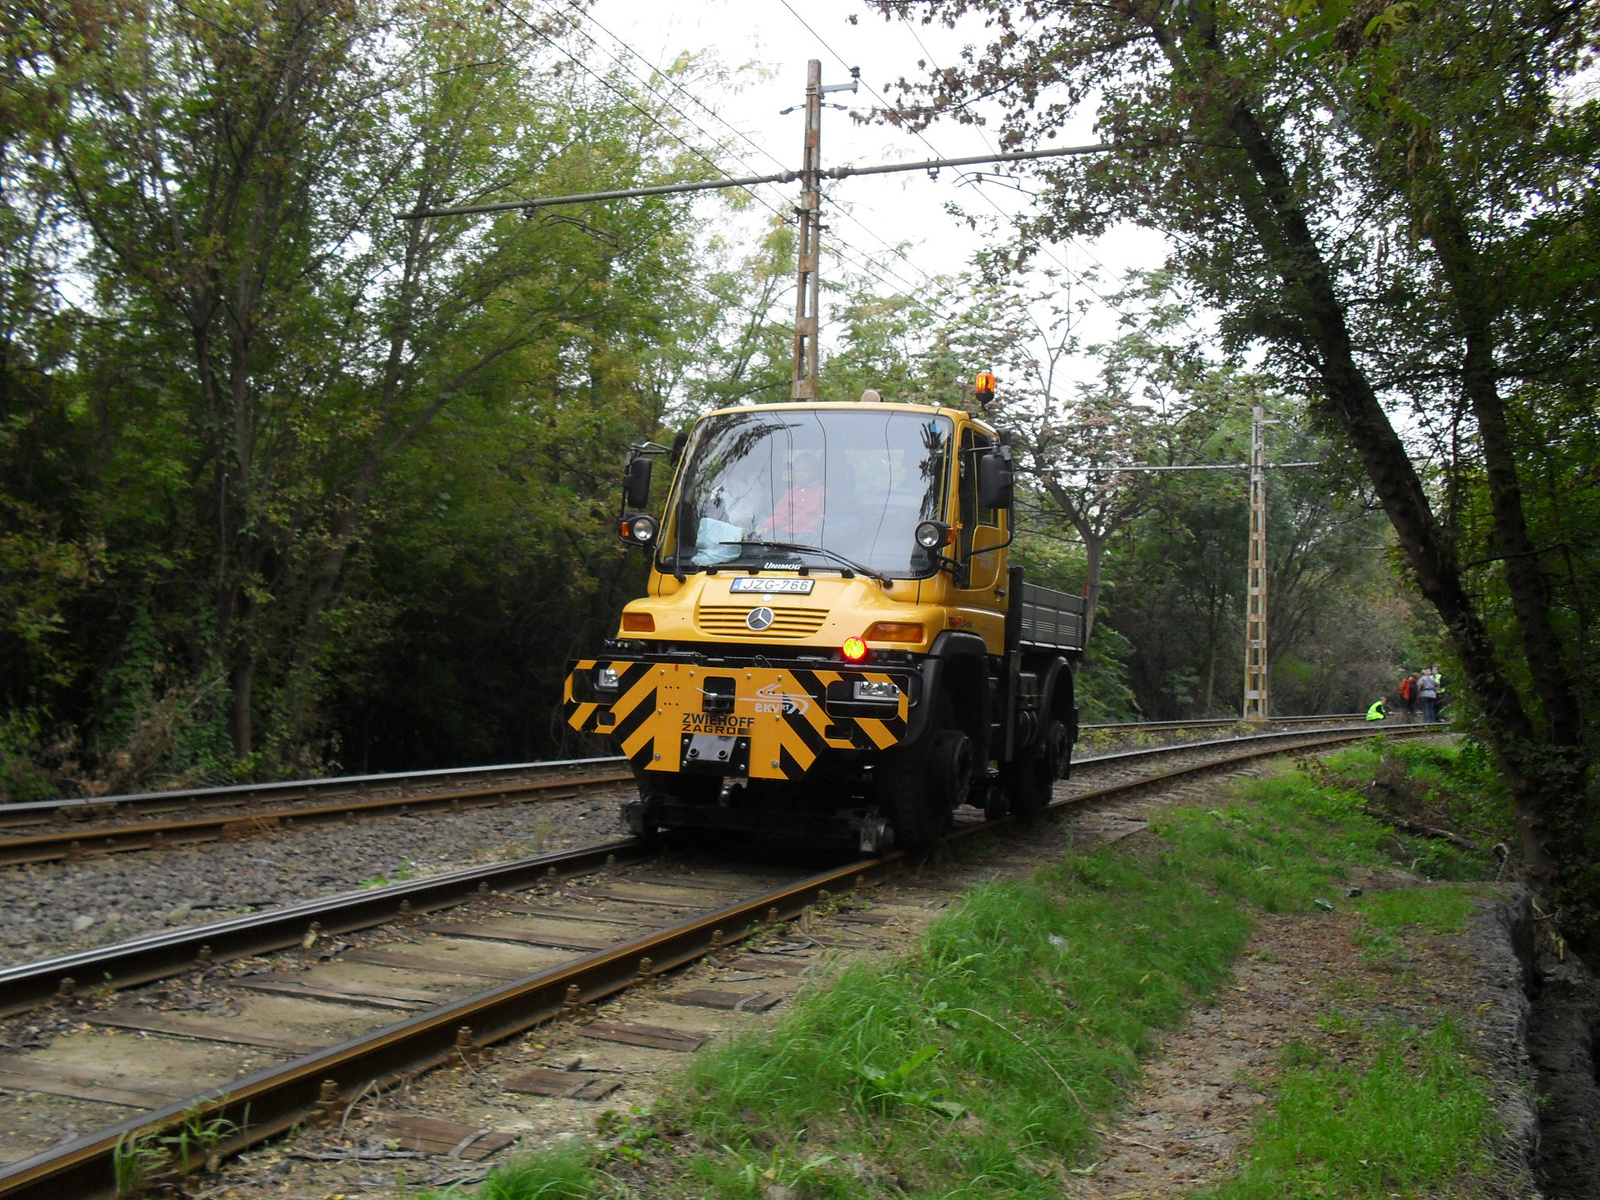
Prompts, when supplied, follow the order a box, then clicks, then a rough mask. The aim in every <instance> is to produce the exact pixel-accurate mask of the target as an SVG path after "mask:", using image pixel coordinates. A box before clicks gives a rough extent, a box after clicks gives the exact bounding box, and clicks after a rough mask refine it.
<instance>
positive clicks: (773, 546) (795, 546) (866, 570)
mask: <svg viewBox="0 0 1600 1200" xmlns="http://www.w3.org/2000/svg"><path fill="white" fill-rule="evenodd" d="M722 544H723V545H724V546H738V547H739V549H741V550H743V549H745V548H746V547H750V546H754V547H758V548H760V549H763V550H789V551H792V552H794V553H796V554H821V555H823V556H824V557H826V558H831V559H833V561H834V562H836V563H841V564H843V566H844V567H845V571H844V575H845V577H846V578H849V576H850V572H852V571H853V572H855V573H856V574H859V575H865V576H866V577H867V578H869V579H876V580H877V581H878V582H879V583H888V582H889V578H888V576H886V575H879V574H878V573H877V572H876V571H874V570H873V569H872V568H871V567H863V566H862V565H861V564H860V563H858V562H856V561H855V560H854V559H849V558H846V557H845V556H844V555H842V554H840V553H839V552H838V551H836V550H829V549H828V548H827V547H826V546H802V545H801V544H800V543H799V542H767V541H739V542H723V543H722Z"/></svg>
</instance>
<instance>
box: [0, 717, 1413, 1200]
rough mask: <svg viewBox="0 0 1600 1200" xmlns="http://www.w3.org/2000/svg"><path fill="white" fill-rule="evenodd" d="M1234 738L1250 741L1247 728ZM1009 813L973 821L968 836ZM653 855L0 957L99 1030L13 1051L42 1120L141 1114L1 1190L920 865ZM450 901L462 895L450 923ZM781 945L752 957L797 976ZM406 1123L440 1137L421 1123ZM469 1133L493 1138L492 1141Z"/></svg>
mask: <svg viewBox="0 0 1600 1200" xmlns="http://www.w3.org/2000/svg"><path fill="white" fill-rule="evenodd" d="M1386 732H1389V733H1391V734H1393V733H1400V732H1404V731H1401V730H1388V731H1386ZM1410 732H1413V733H1428V732H1437V731H1436V730H1430V729H1428V728H1427V727H1416V728H1414V729H1413V730H1410ZM1364 736H1367V731H1366V730H1361V731H1357V732H1351V731H1348V730H1341V731H1337V732H1333V731H1322V732H1316V731H1300V732H1298V733H1292V734H1279V735H1276V736H1275V737H1272V738H1271V742H1272V744H1271V745H1268V746H1262V745H1259V744H1257V745H1255V746H1252V747H1251V748H1250V749H1249V750H1248V751H1245V752H1243V753H1238V752H1235V753H1232V754H1228V755H1226V756H1220V755H1219V754H1218V751H1220V750H1221V749H1222V748H1223V747H1222V745H1220V744H1217V743H1212V744H1210V745H1209V746H1202V745H1200V744H1197V743H1189V744H1186V745H1183V746H1177V747H1161V748H1157V749H1154V750H1145V751H1141V752H1123V753H1118V754H1110V755H1104V756H1100V757H1099V758H1097V759H1095V760H1090V761H1086V762H1085V763H1084V764H1083V765H1084V766H1085V767H1092V768H1093V769H1095V770H1097V771H1099V770H1103V771H1115V772H1117V773H1123V772H1126V771H1128V770H1129V769H1130V768H1131V767H1132V764H1133V763H1134V762H1136V761H1138V760H1140V759H1143V760H1145V761H1149V760H1150V759H1152V758H1158V757H1165V756H1173V755H1178V754H1181V753H1185V752H1186V753H1188V754H1189V755H1191V756H1199V757H1203V758H1208V759H1210V761H1207V762H1198V763H1188V764H1186V765H1182V766H1178V767H1175V768H1174V769H1172V770H1169V771H1165V772H1162V773H1160V774H1157V775H1148V774H1145V775H1140V776H1139V777H1138V778H1136V779H1132V780H1128V779H1124V780H1121V781H1118V782H1113V783H1109V784H1105V785H1103V786H1099V787H1094V788H1091V789H1090V790H1088V791H1086V792H1080V793H1078V794H1076V795H1071V796H1063V795H1062V794H1061V793H1062V792H1065V791H1066V790H1067V788H1068V787H1070V786H1071V785H1070V784H1068V785H1063V786H1062V788H1061V789H1060V790H1059V791H1058V797H1060V798H1058V800H1057V805H1063V806H1064V805H1069V804H1083V803H1087V802H1091V801H1093V800H1096V799H1100V798H1103V797H1107V796H1111V795H1114V794H1121V793H1125V792H1127V791H1129V790H1130V789H1137V788H1143V787H1149V786H1152V785H1164V784H1170V783H1172V782H1173V781H1174V780H1176V779H1177V778H1179V777H1182V776H1186V775H1191V774H1195V773H1198V772H1202V771H1208V770H1209V771H1216V770H1231V769H1236V768H1237V767H1238V766H1239V765H1240V764H1242V763H1246V762H1249V761H1251V760H1253V759H1256V758H1260V757H1262V756H1265V755H1268V754H1274V753H1282V752H1283V751H1284V750H1286V749H1295V748H1313V747H1321V746H1327V745H1331V744H1337V743H1338V742H1341V741H1347V740H1353V739H1355V738H1359V737H1364ZM1227 747H1228V748H1229V749H1233V750H1235V751H1237V750H1238V746H1237V741H1235V740H1232V739H1230V740H1228V742H1227ZM1096 763H1098V764H1099V765H1098V766H1095V764H1096ZM991 828H993V826H992V825H983V824H981V823H974V824H971V825H969V826H968V827H967V828H964V829H961V830H958V831H957V833H956V834H955V835H954V836H955V837H958V838H959V837H966V836H970V835H971V834H972V833H975V832H981V831H985V830H988V829H991ZM652 853H653V852H652V849H651V848H650V847H648V846H646V845H644V844H643V843H640V842H638V841H636V840H624V841H618V842H614V843H610V844H606V845H601V846H596V847H590V848H587V849H584V850H579V851H571V852H565V853H561V854H552V855H540V856H535V857H533V858H528V859H522V860H518V861H517V862H513V863H502V864H495V865H492V866H489V867H483V868H476V869H474V870H471V871H460V872H454V873H451V874H450V875H448V876H436V877H433V878H430V879H426V880H418V881H413V882H410V883H405V884H397V885H393V886H391V887H388V888H383V889H380V890H377V891H369V892H363V893H358V894H352V895H346V896H342V897H332V898H329V899H327V900H323V901H317V902H313V903H310V904H304V905H297V906H294V907H293V908H290V909H283V910H277V911H274V912H269V913H262V914H256V915H253V916H251V917H245V918H239V919H236V920H233V921H226V922H219V923H215V924H212V925H207V926H201V927H197V928H189V929H182V930H174V931H171V932H169V933H164V934H161V935H157V936H155V937H151V938H144V939H138V940H137V941H134V942H131V943H123V944H120V945H117V946H107V947H102V948H100V949H98V950H93V951H84V952H81V953H79V954H76V955H68V956H63V957H61V958H57V959H52V960H47V961H46V962H42V963H33V964H24V965H23V966H20V967H14V968H11V969H9V970H5V971H0V1011H8V1012H15V1011H18V1010H20V1009H25V1008H28V1007H30V1006H36V1005H38V1004H40V1003H41V1002H46V1001H48V1002H50V1003H52V1004H54V1005H57V1006H60V1007H61V1008H62V1009H64V1010H68V1011H70V1012H71V1013H72V1014H73V1017H74V1019H75V1020H77V1021H78V1022H79V1023H80V1024H81V1025H82V1026H83V1027H84V1029H85V1032H83V1033H82V1034H81V1036H75V1037H66V1038H60V1039H57V1040H56V1042H54V1043H52V1044H51V1045H50V1046H48V1047H44V1048H42V1049H41V1051H40V1052H39V1053H36V1054H22V1055H10V1056H6V1057H3V1058H0V1087H3V1088H6V1089H9V1090H12V1091H16V1092H22V1093H26V1094H29V1095H30V1097H31V1098H32V1100H33V1102H34V1104H35V1105H36V1106H41V1107H36V1108H35V1110H34V1111H35V1114H36V1115H37V1114H38V1113H43V1114H44V1115H43V1116H42V1117H40V1118H39V1120H40V1121H50V1120H51V1119H55V1121H56V1123H57V1124H60V1125H72V1124H75V1123H76V1121H75V1120H74V1119H72V1118H71V1117H69V1116H67V1115H65V1114H68V1113H74V1114H81V1112H82V1111H83V1110H84V1109H85V1108H87V1109H88V1110H97V1111H98V1113H100V1114H103V1113H104V1112H105V1111H106V1107H107V1106H108V1105H110V1106H119V1107H120V1108H121V1109H123V1110H129V1109H131V1110H133V1113H132V1115H130V1116H127V1117H126V1118H125V1119H124V1120H121V1121H118V1122H116V1123H114V1124H112V1125H110V1126H109V1127H108V1128H104V1129H101V1130H99V1131H98V1132H95V1133H92V1134H89V1135H86V1136H83V1137H78V1138H75V1139H73V1140H72V1141H70V1142H69V1143H67V1144H65V1145H58V1146H54V1147H52V1148H51V1149H48V1150H43V1151H40V1152H37V1153H34V1154H31V1155H28V1156H26V1157H23V1158H21V1159H20V1161H14V1162H12V1163H11V1164H10V1165H9V1166H7V1167H4V1168H0V1196H7V1197H10V1196H19V1197H20V1196H27V1197H47V1196H49V1197H53V1196H62V1195H73V1196H79V1195H81V1196H97V1195H107V1196H109V1195H114V1194H116V1191H117V1187H118V1173H119V1171H120V1172H121V1173H122V1175H123V1181H124V1183H126V1181H127V1175H128V1173H129V1172H130V1171H136V1170H137V1168H138V1167H139V1166H140V1164H141V1163H143V1162H145V1158H141V1155H145V1157H146V1158H152V1159H153V1158H154V1157H155V1155H154V1149H153V1148H155V1147H158V1146H161V1145H163V1144H164V1145H166V1146H168V1147H170V1146H172V1145H173V1144H179V1145H180V1146H183V1147H186V1148H187V1147H188V1146H189V1142H188V1141H186V1140H184V1137H183V1136H182V1131H183V1130H184V1129H189V1130H193V1131H209V1133H208V1135H207V1136H206V1137H205V1138H201V1137H200V1136H199V1133H198V1132H196V1134H195V1139H194V1143H195V1145H196V1146H200V1144H201V1143H202V1142H203V1143H204V1144H203V1146H201V1149H202V1150H203V1153H202V1154H201V1155H200V1157H199V1158H198V1159H195V1160H192V1161H189V1162H179V1163H177V1164H172V1163H170V1162H169V1163H165V1164H164V1166H165V1167H166V1168H170V1169H173V1170H176V1172H177V1173H178V1174H179V1175H182V1174H185V1173H187V1172H188V1171H189V1170H191V1169H198V1168H199V1167H201V1166H203V1165H204V1161H205V1160H206V1159H208V1158H212V1157H214V1156H225V1155H228V1154H231V1153H233V1152H235V1151H237V1150H239V1149H241V1148H243V1147H244V1146H246V1145H248V1144H251V1143H253V1142H257V1141H260V1140H263V1139H265V1138H268V1137H271V1136H273V1135H275V1134H277V1133H280V1132H282V1131H283V1130H285V1129H288V1128H289V1127H290V1126H292V1125H295V1124H298V1123H302V1122H305V1121H308V1120H311V1121H315V1120H319V1119H320V1120H323V1121H325V1122H326V1121H333V1120H336V1119H337V1118H338V1116H339V1114H340V1113H341V1112H347V1105H348V1104H349V1103H350V1102H351V1099H352V1097H355V1096H358V1095H359V1094H360V1093H362V1092H363V1091H365V1090H367V1089H370V1088H373V1087H383V1086H387V1085H388V1084H390V1083H393V1082H394V1081H396V1080H400V1079H404V1078H406V1077H408V1076H410V1075H412V1074H414V1073H416V1072H419V1071H422V1070H425V1069H427V1068H428V1067H430V1066H433V1065H437V1064H439V1063H441V1062H447V1061H451V1060H452V1059H454V1060H460V1061H465V1060H470V1059H471V1057H472V1056H473V1055H474V1054H476V1053H477V1052H478V1051H479V1050H480V1049H481V1048H482V1047H484V1046H486V1045H488V1044H490V1043H495V1042H499V1041H502V1040H504V1039H506V1038H509V1037H512V1036H513V1035H515V1034H517V1033H519V1032H521V1031H523V1030H525V1029H528V1028H530V1027H532V1026H534V1025H537V1024H539V1023H541V1022H544V1021H548V1020H550V1019H552V1018H554V1017H557V1016H559V1015H561V1014H562V1013H567V1014H579V1013H582V1012H583V1011H584V1009H585V1006H588V1005H592V1004H594V1003H595V1002H596V1001H598V1000H600V999H602V998H604V997H607V996H609V995H612V994H614V993H615V992H617V991H619V990H622V989H625V988H629V987H633V986H638V985H642V986H644V987H646V988H649V987H651V986H653V985H654V984H655V983H656V982H657V981H658V980H659V979H660V978H661V977H662V975H663V973H665V972H669V971H671V970H673V969H674V968H677V967H679V966H682V965H685V964H687V963H690V962H693V961H695V960H697V959H699V958H702V957H705V956H708V955H713V956H716V955H724V956H725V955H729V954H732V953H734V947H735V946H736V944H737V943H739V942H740V941H742V940H744V939H746V938H749V937H751V936H752V935H756V934H762V933H769V932H770V931H772V930H774V929H775V928H776V927H777V926H778V925H779V924H780V923H782V922H785V921H789V920H792V919H794V918H796V917H799V916H801V915H802V914H803V913H805V912H806V910H807V909H808V908H815V907H816V906H818V905H824V904H827V903H828V901H829V898H830V896H831V897H838V896H840V895H842V894H844V893H847V892H850V891H853V890H855V889H857V888H859V887H860V886H861V885H862V884H864V883H866V882H869V881H874V880H878V879H882V878H883V877H885V876H886V875H887V874H889V873H890V872H892V871H894V870H896V869H897V868H898V867H900V866H901V865H903V862H904V856H901V855H890V856H887V857H885V858H880V859H873V860H862V861H858V862H851V863H848V864H846V865H844V866H839V867H831V868H829V869H827V870H825V871H821V872H817V873H814V874H808V875H805V876H803V877H802V876H799V875H798V874H797V873H795V872H793V871H789V872H783V871H774V870H767V871H754V872H752V871H751V870H750V869H748V868H742V869H739V870H731V869H728V868H725V867H724V868H717V869H708V868H705V867H694V866H692V865H685V864H683V863H681V862H680V863H677V864H674V863H673V862H672V860H671V859H669V858H654V857H652ZM452 906H454V907H458V908H459V909H460V910H461V911H458V912H456V913H453V914H452V915H451V919H450V920H447V921H441V920H437V919H434V914H437V913H438V912H439V911H440V910H441V909H444V908H447V907H452ZM356 930H368V931H373V932H371V933H370V934H369V935H368V936H367V937H365V938H363V939H361V941H362V943H363V944H361V945H353V944H347V943H343V942H342V941H341V940H340V939H341V935H346V934H352V933H353V932H354V931H356ZM273 954H276V955H279V956H280V958H279V961H278V962H276V963H274V962H271V961H268V960H266V959H265V958H263V957H262V956H265V955H273ZM746 957H747V958H748V957H749V956H748V955H747V956H746ZM756 957H757V958H759V957H760V956H756ZM767 957H768V959H771V958H772V956H770V955H769V956H767ZM782 963H783V960H782V959H781V958H780V959H777V960H775V961H768V962H766V963H758V964H757V965H759V966H761V967H762V969H763V970H769V971H775V972H776V973H777V974H778V975H779V976H781V975H782V970H781V968H782ZM296 967H298V968H301V969H298V970H297V969H293V968H296ZM163 979H164V980H167V981H168V983H167V985H166V988H165V998H163V996H162V995H161V994H160V993H158V992H153V991H150V990H146V991H143V992H140V993H135V994H132V995H129V996H118V995H116V992H117V990H118V989H121V988H125V987H128V986H130V985H133V984H138V983H148V982H151V981H155V980H163ZM701 991H702V992H705V993H706V994H703V995H698V996H692V995H691V996H690V997H689V998H688V999H686V1000H684V1001H683V1003H684V1004H685V1005H687V1006H693V1005H695V1004H698V1005H701V1006H702V1007H706V1008H712V1009H717V1008H722V1009H738V1010H740V1011H750V1010H753V1009H759V1008H760V1007H762V1006H764V1005H766V1004H768V1002H769V1000H770V1002H771V1003H776V1002H777V1000H778V999H781V997H782V995H783V994H784V992H783V989H782V988H779V989H777V990H772V989H768V988H765V987H763V988H758V989H753V990H752V989H745V990H743V991H736V990H735V991H730V990H727V989H722V990H721V991H719V990H718V989H701ZM179 993H181V995H179V999H180V1000H182V1001H183V1002H184V1004H185V1011H186V1012H187V1013H189V1014H193V1015H185V1016H174V1015H173V1014H172V1012H171V1011H170V1008H171V1006H170V1004H169V1003H167V1002H168V1001H170V1000H171V999H172V998H173V997H174V996H175V995H178V994H179ZM51 997H54V998H55V999H53V1000H52V999H51ZM164 1003H165V1004H167V1007H165V1008H164V1007H163V1004H164ZM397 1018H398V1019H397ZM597 1026H598V1027H597ZM585 1029H586V1030H589V1031H591V1032H592V1033H593V1034H594V1035H596V1036H598V1037H599V1038H600V1040H604V1038H605V1037H608V1036H609V1037H611V1038H613V1039H615V1040H620V1041H627V1040H628V1039H633V1041H634V1042H635V1043H637V1042H638V1040H639V1039H641V1038H642V1039H645V1040H646V1041H647V1042H649V1041H651V1040H652V1039H653V1041H654V1043H655V1044H658V1045H662V1046H665V1047H666V1048H668V1049H682V1048H685V1047H686V1046H687V1045H688V1043H690V1042H693V1041H694V1040H695V1039H694V1036H693V1035H692V1034H684V1032H683V1030H681V1029H674V1028H673V1027H670V1026H660V1027H657V1026H646V1027H639V1028H623V1027H618V1028H607V1027H606V1023H604V1022H591V1023H590V1025H588V1026H585ZM586 1036H589V1034H586ZM674 1043H675V1044H674ZM608 1082H609V1080H608V1079H606V1078H597V1077H594V1076H592V1075H590V1076H585V1075H584V1074H583V1073H582V1072H566V1073H565V1076H563V1073H561V1072H554V1071H550V1070H548V1069H542V1068H541V1069H535V1070H533V1071H532V1072H530V1073H528V1074H527V1077H526V1078H524V1079H522V1080H521V1085H525V1086H526V1088H527V1089H529V1090H532V1091H534V1092H535V1093H538V1094H550V1095H563V1096H565V1095H580V1094H581V1093H582V1091H583V1089H585V1088H587V1089H589V1090H590V1091H591V1092H593V1091H596V1090H601V1089H603V1088H604V1087H605V1086H606V1085H607V1083H608ZM540 1089H555V1090H554V1091H549V1090H546V1091H542V1092H541V1091H540ZM83 1119H84V1118H82V1116H81V1115H79V1116H78V1117H77V1120H78V1121H81V1120H83ZM96 1119H103V1116H101V1117H98V1118H96ZM27 1124H28V1123H27V1122H26V1121H22V1120H20V1119H19V1120H17V1121H14V1122H13V1123H12V1125H13V1128H12V1132H11V1133H10V1135H9V1137H10V1138H11V1140H12V1142H13V1146H12V1147H11V1148H10V1151H9V1152H10V1153H11V1154H15V1153H16V1147H17V1146H18V1145H19V1144H20V1143H21V1142H24V1141H26V1140H28V1138H29V1136H30V1134H33V1135H37V1133H38V1132H40V1131H39V1130H31V1129H29V1128H28V1127H27ZM175 1129H176V1130H178V1131H179V1133H178V1134H174V1133H173V1132H172V1131H173V1130H175ZM434 1132H435V1133H436V1134H437V1133H438V1131H437V1130H435V1131H434ZM448 1132H449V1131H446V1133H445V1134H439V1136H446V1135H447V1134H448ZM467 1133H468V1134H471V1133H472V1131H471V1130H468V1131H467ZM399 1136H400V1137H401V1139H402V1140H404V1139H405V1138H406V1137H407V1136H412V1137H413V1139H414V1140H421V1141H426V1139H425V1138H421V1135H420V1134H418V1133H417V1131H416V1130H415V1129H413V1130H412V1131H411V1133H410V1134H407V1133H406V1132H405V1131H404V1130H402V1131H401V1132H400V1134H399ZM163 1137H165V1138H166V1141H165V1143H163V1142H161V1141H160V1140H158V1139H160V1138H163ZM175 1138H176V1143H175V1141H174V1139H175ZM489 1140H490V1141H493V1139H489ZM437 1141H438V1138H437V1137H436V1138H435V1143H437ZM474 1144H475V1145H477V1146H478V1148H479V1149H482V1150H485V1152H488V1150H489V1149H492V1148H493V1147H491V1146H489V1145H488V1144H487V1143H486V1142H485V1141H484V1139H482V1138H479V1139H476V1141H475V1143H474ZM147 1151H148V1152H149V1153H148V1154H147V1153H146V1152H147Z"/></svg>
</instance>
